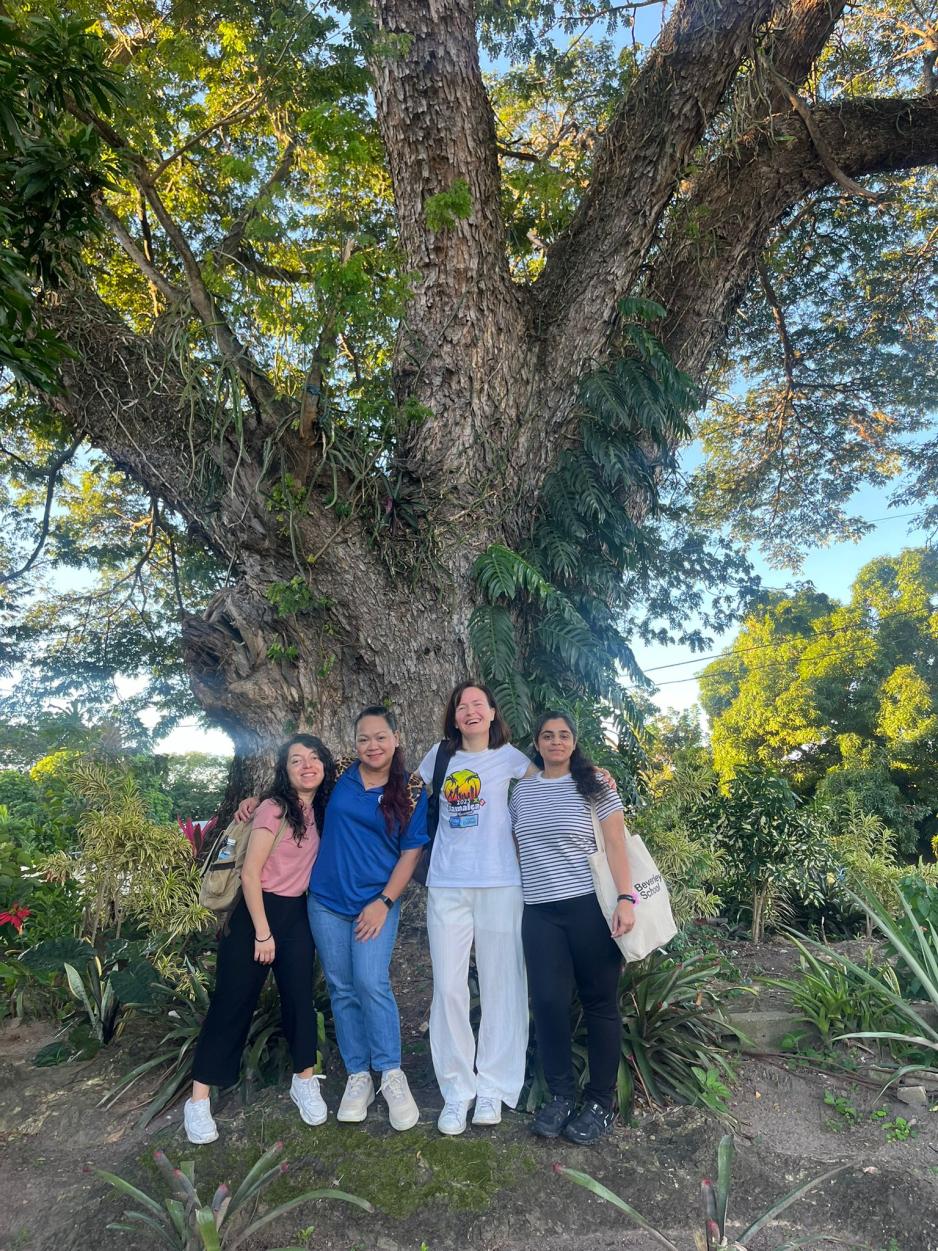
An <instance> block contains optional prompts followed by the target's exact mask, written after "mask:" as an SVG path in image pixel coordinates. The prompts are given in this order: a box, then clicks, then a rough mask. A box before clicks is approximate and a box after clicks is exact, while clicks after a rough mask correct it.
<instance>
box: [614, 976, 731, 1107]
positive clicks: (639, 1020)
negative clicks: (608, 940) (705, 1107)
mask: <svg viewBox="0 0 938 1251" xmlns="http://www.w3.org/2000/svg"><path fill="white" fill-rule="evenodd" d="M719 971H720V966H719V962H718V961H717V960H715V959H714V958H713V957H712V956H707V955H697V956H690V957H689V958H688V959H686V960H682V961H680V962H678V961H675V960H672V959H670V958H669V957H667V956H664V955H661V954H660V953H655V955H653V956H652V957H651V958H650V959H649V960H647V961H645V963H644V965H643V966H642V967H641V968H640V969H638V970H635V968H634V966H631V967H630V966H627V967H626V970H625V972H624V974H623V979H622V982H621V984H620V989H619V1010H620V1013H621V1016H622V1026H623V1028H622V1060H623V1062H624V1063H625V1065H626V1066H627V1067H628V1069H629V1070H630V1072H631V1074H632V1076H633V1077H634V1081H635V1083H636V1085H638V1086H640V1087H641V1089H642V1090H643V1091H644V1093H645V1097H646V1098H647V1099H648V1101H649V1102H650V1103H658V1104H663V1103H665V1102H667V1101H668V1100H673V1099H677V1100H679V1101H680V1102H683V1103H696V1102H699V1101H700V1091H701V1081H700V1078H699V1077H698V1075H697V1074H696V1073H695V1072H694V1070H695V1069H700V1070H703V1071H705V1072H706V1071H707V1070H715V1071H717V1072H718V1074H722V1075H723V1076H724V1077H726V1078H727V1079H732V1076H733V1071H732V1069H731V1067H730V1064H729V1061H728V1059H727V1058H726V1054H725V1053H726V1036H727V1034H733V1033H735V1034H736V1035H737V1037H739V1036H740V1034H739V1031H738V1030H734V1028H733V1027H732V1026H730V1025H729V1024H728V1023H727V1022H726V1021H725V1020H724V1019H723V1017H722V1016H721V1015H720V1012H719V1005H718V1001H717V992H716V990H715V989H714V980H715V978H716V977H717V976H718V974H719Z"/></svg>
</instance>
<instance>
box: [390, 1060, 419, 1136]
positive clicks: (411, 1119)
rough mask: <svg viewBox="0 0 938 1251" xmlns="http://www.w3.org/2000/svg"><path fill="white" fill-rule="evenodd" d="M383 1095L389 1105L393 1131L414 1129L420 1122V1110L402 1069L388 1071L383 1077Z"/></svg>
mask: <svg viewBox="0 0 938 1251" xmlns="http://www.w3.org/2000/svg"><path fill="white" fill-rule="evenodd" d="M381 1093H382V1094H383V1095H384V1098H385V1102H386V1103H387V1105H388V1120H389V1121H390V1122H391V1128H392V1129H401V1130H403V1129H413V1127H414V1126H415V1125H416V1124H417V1122H418V1121H419V1120H420V1109H419V1108H418V1107H417V1105H416V1103H415V1102H414V1096H413V1095H412V1094H411V1093H410V1086H408V1084H407V1078H406V1076H405V1074H404V1072H403V1071H402V1070H401V1069H388V1071H387V1072H386V1073H384V1074H382V1077H381Z"/></svg>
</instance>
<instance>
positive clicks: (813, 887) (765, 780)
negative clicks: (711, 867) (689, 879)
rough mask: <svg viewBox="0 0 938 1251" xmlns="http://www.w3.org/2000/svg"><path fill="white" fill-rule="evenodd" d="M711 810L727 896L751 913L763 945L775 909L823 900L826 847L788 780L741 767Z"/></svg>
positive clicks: (755, 933) (754, 931) (754, 930)
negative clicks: (791, 904) (796, 903)
mask: <svg viewBox="0 0 938 1251" xmlns="http://www.w3.org/2000/svg"><path fill="white" fill-rule="evenodd" d="M707 808H708V810H709V811H708V813H707V815H708V816H709V820H710V822H711V825H712V828H713V830H714V832H715V834H716V839H717V845H718V846H719V848H720V851H721V852H722V855H723V863H724V866H725V880H724V896H725V898H726V899H727V900H729V901H731V902H733V903H735V905H736V906H737V907H738V908H739V910H740V911H747V910H748V911H749V913H750V915H751V918H752V921H751V932H752V940H753V942H761V941H762V938H763V937H764V933H765V926H766V921H767V919H768V917H769V916H770V914H771V912H772V910H773V907H774V908H775V909H776V910H778V909H780V908H784V907H785V905H786V903H788V902H790V900H791V899H792V898H795V899H798V900H800V901H802V902H804V903H813V904H819V903H820V902H821V901H822V900H823V898H824V885H823V883H824V882H825V879H826V875H827V872H828V870H829V867H830V862H829V856H828V853H827V849H826V847H825V845H824V843H823V841H822V840H820V839H818V837H817V833H816V831H815V829H814V827H813V825H812V823H811V821H810V819H809V818H808V817H807V816H806V814H805V812H804V810H803V808H802V806H801V802H800V800H799V799H798V796H797V795H796V794H795V792H794V791H793V790H792V788H791V787H790V786H789V784H788V783H787V782H786V781H785V780H784V778H781V777H777V776H776V775H774V774H772V773H769V772H767V771H765V770H764V769H761V768H745V769H740V770H738V771H737V773H736V775H735V777H733V778H732V779H731V781H730V782H729V783H728V784H727V789H726V793H725V794H719V793H718V794H716V795H714V796H713V797H712V799H711V800H710V802H709V804H708V805H707Z"/></svg>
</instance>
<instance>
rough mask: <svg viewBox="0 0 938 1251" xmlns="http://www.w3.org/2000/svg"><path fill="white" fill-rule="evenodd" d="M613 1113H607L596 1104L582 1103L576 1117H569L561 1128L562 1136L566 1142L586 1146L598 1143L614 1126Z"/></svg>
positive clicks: (614, 1116)
mask: <svg viewBox="0 0 938 1251" xmlns="http://www.w3.org/2000/svg"><path fill="white" fill-rule="evenodd" d="M615 1120H616V1114H615V1112H611V1111H607V1110H606V1109H605V1108H603V1107H600V1105H599V1104H598V1103H593V1102H592V1101H590V1102H589V1103H584V1104H583V1107H582V1108H580V1110H579V1112H578V1113H577V1114H576V1116H574V1117H571V1118H570V1120H569V1121H567V1123H566V1125H565V1126H564V1128H563V1136H564V1138H566V1139H567V1141H568V1142H575V1143H577V1144H578V1145H580V1146H586V1145H587V1144H588V1143H591V1142H598V1141H599V1139H600V1138H605V1136H606V1135H607V1134H608V1133H609V1132H610V1130H611V1129H612V1127H613V1125H614V1124H615Z"/></svg>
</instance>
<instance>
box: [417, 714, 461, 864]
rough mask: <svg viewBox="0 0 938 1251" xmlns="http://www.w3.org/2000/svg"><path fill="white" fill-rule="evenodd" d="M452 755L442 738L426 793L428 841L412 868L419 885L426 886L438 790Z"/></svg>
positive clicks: (438, 801)
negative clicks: (415, 865)
mask: <svg viewBox="0 0 938 1251" xmlns="http://www.w3.org/2000/svg"><path fill="white" fill-rule="evenodd" d="M453 755H454V752H453V751H452V750H451V749H450V747H449V746H448V745H447V743H446V740H445V739H443V741H442V742H441V743H440V745H439V747H438V748H437V750H436V760H435V761H434V762H433V782H432V783H431V785H430V789H429V792H428V795H427V834H428V835H429V836H430V841H429V843H427V844H425V846H424V848H423V852H422V854H421V857H420V859H419V860H418V861H417V867H416V869H414V881H415V882H419V883H420V885H421V886H426V884H427V874H428V873H429V872H430V857H431V856H432V855H433V840H434V839H435V838H436V827H437V825H438V824H439V820H440V791H441V790H442V789H443V779H444V778H445V777H446V770H447V769H448V768H449V763H450V761H451V760H452V759H453Z"/></svg>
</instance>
